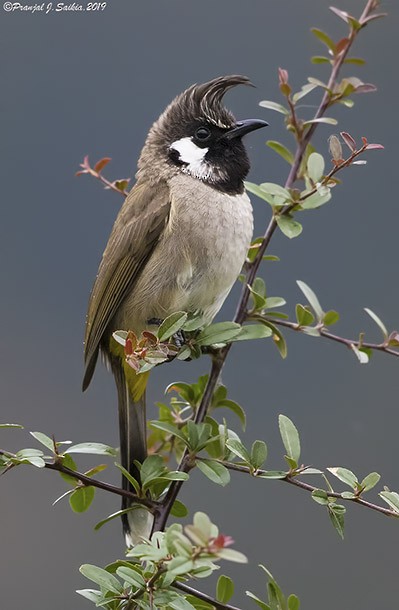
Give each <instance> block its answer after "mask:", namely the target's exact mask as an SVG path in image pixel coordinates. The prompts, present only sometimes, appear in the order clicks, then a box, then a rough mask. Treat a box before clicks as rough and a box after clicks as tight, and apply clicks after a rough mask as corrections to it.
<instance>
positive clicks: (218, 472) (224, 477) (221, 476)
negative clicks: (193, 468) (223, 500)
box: [196, 460, 230, 487]
mask: <svg viewBox="0 0 399 610" xmlns="http://www.w3.org/2000/svg"><path fill="white" fill-rule="evenodd" d="M196 465H197V466H198V468H199V469H200V470H201V472H202V473H203V474H204V475H205V476H206V477H208V479H210V480H211V481H212V482H213V483H217V485H221V486H222V487H225V486H226V485H227V484H228V483H230V473H229V471H228V470H227V468H226V467H225V466H223V464H219V462H215V461H213V460H197V461H196Z"/></svg>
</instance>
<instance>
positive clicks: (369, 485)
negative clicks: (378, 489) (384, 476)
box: [360, 472, 381, 491]
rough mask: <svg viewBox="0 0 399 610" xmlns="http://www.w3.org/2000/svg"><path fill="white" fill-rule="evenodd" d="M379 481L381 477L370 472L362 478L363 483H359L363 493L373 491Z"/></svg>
mask: <svg viewBox="0 0 399 610" xmlns="http://www.w3.org/2000/svg"><path fill="white" fill-rule="evenodd" d="M380 479H381V476H380V475H379V474H378V472H370V474H368V475H367V476H366V477H364V479H363V481H362V482H361V483H360V487H362V488H363V491H370V489H373V487H375V486H376V485H377V483H378V482H379V480H380Z"/></svg>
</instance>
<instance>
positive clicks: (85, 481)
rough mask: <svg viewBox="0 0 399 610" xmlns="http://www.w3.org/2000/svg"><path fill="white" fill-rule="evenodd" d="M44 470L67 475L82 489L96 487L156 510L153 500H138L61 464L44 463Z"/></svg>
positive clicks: (125, 492)
mask: <svg viewBox="0 0 399 610" xmlns="http://www.w3.org/2000/svg"><path fill="white" fill-rule="evenodd" d="M45 468H48V469H49V470H57V471H58V472H62V473H63V474H67V475H68V476H70V477H73V478H74V479H76V480H77V481H79V482H80V483H81V484H82V485H83V486H84V487H98V489H103V490H104V491H109V492H110V493H113V494H116V495H118V496H123V497H125V498H129V499H130V500H133V501H134V502H136V503H137V504H143V506H147V507H148V508H150V509H154V508H156V506H157V505H158V504H159V503H158V502H156V501H154V500H149V499H148V498H140V497H139V496H138V495H136V494H135V493H133V492H131V491H128V490H125V489H122V488H121V487H117V486H116V485H111V483H105V482H104V481H98V480H97V479H92V478H91V477H88V476H86V475H85V474H83V473H82V472H77V471H75V470H71V469H70V468H66V467H65V466H62V464H60V463H57V462H52V463H46V465H45Z"/></svg>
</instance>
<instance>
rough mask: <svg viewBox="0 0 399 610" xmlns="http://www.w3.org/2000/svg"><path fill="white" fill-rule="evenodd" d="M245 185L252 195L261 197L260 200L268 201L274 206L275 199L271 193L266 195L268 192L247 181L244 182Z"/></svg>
mask: <svg viewBox="0 0 399 610" xmlns="http://www.w3.org/2000/svg"><path fill="white" fill-rule="evenodd" d="M244 185H245V188H246V190H247V191H248V192H249V193H252V194H253V195H256V196H257V197H259V199H263V201H267V203H270V204H271V205H274V197H273V196H272V195H269V193H266V191H264V190H263V189H261V188H260V186H258V185H257V184H254V183H253V182H247V181H245V182H244Z"/></svg>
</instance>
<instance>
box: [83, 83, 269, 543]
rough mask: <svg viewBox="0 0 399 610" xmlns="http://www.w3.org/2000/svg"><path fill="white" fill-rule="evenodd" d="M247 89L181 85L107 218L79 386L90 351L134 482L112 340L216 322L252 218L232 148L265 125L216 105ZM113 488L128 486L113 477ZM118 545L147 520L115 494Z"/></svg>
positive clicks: (242, 165) (242, 164) (131, 432)
mask: <svg viewBox="0 0 399 610" xmlns="http://www.w3.org/2000/svg"><path fill="white" fill-rule="evenodd" d="M237 85H252V83H251V82H250V80H249V79H248V78H247V77H246V76H240V75H230V76H221V77H218V78H214V79H213V80H210V81H208V82H205V83H202V84H194V85H192V86H190V87H188V88H187V89H186V90H185V91H183V92H182V93H181V94H180V95H178V96H177V97H176V98H175V99H173V101H172V102H171V103H170V104H169V105H168V106H167V107H166V109H165V110H164V112H163V113H162V114H161V115H160V117H159V118H158V120H156V121H155V122H154V124H153V125H152V127H151V128H150V130H149V133H148V136H147V138H146V141H145V143H144V146H143V149H142V151H141V154H140V157H139V160H138V165H137V168H138V169H137V173H136V176H135V177H136V182H135V184H134V186H133V187H132V189H131V190H130V192H129V193H128V195H127V196H126V198H125V201H124V203H123V205H122V207H121V209H120V211H119V213H118V215H117V218H116V220H115V223H114V226H113V228H112V231H111V234H110V237H109V240H108V243H107V245H106V248H105V250H104V253H103V256H102V260H101V263H100V266H99V269H98V273H97V276H96V279H95V282H94V286H93V289H92V292H91V295H90V299H89V304H88V312H87V317H86V332H85V341H84V362H85V373H84V379H83V390H85V389H86V388H87V387H88V385H89V383H90V381H91V379H92V376H93V373H94V369H95V367H96V362H97V359H98V355H99V353H101V355H102V356H103V358H104V360H105V362H106V364H107V365H108V367H109V368H110V369H111V371H112V373H113V375H114V378H115V383H116V389H117V396H118V410H119V429H120V452H121V464H122V466H123V467H124V468H125V469H127V470H128V472H129V473H130V474H131V475H132V476H134V477H135V478H137V479H138V480H139V472H138V468H137V462H136V461H138V462H139V463H142V462H143V461H144V460H145V458H146V456H147V443H146V408H145V390H146V385H147V381H148V374H149V373H148V372H146V373H141V374H137V373H136V372H135V371H134V370H133V369H132V368H131V367H130V366H129V364H128V363H127V362H126V358H125V354H124V350H123V348H122V346H121V345H119V344H118V343H117V341H115V339H114V338H113V333H114V332H115V331H117V330H132V331H133V332H134V333H135V334H136V335H137V336H140V333H141V332H142V331H143V330H146V329H148V328H149V327H150V325H151V324H153V323H154V321H162V320H164V319H165V318H166V317H167V316H169V315H171V314H172V313H174V312H177V311H184V312H187V313H188V314H189V315H192V316H195V317H196V318H198V319H199V320H200V323H201V325H202V326H203V327H205V326H207V325H209V324H210V323H211V322H212V320H213V318H214V317H215V316H216V314H217V313H218V311H219V310H220V308H221V307H222V304H223V302H224V301H225V299H226V297H227V295H228V294H229V292H230V290H231V288H232V286H233V284H234V282H235V281H236V279H237V277H238V275H239V274H240V271H241V269H242V267H243V264H244V262H245V260H246V255H247V251H248V247H249V245H250V243H251V239H252V234H253V214H252V206H251V203H250V200H249V197H248V195H247V193H246V191H245V188H244V179H245V178H246V176H247V174H248V172H249V169H250V163H249V158H248V155H247V152H246V149H245V147H244V144H243V142H242V138H243V136H245V135H246V134H248V133H250V132H252V131H254V130H256V129H260V128H262V127H265V126H266V125H267V123H266V121H263V120H261V119H246V120H240V121H237V120H236V119H235V117H234V115H233V114H232V112H231V111H230V110H228V109H227V108H226V107H225V106H224V104H223V97H224V95H225V94H226V92H227V91H229V90H230V89H231V88H233V87H235V86H237ZM122 485H123V488H124V489H128V490H132V487H131V484H130V483H129V481H128V480H127V479H126V477H123V483H122ZM130 507H132V508H133V509H135V510H131V511H127V512H126V513H125V514H123V515H122V522H123V530H124V534H125V539H126V543H127V545H128V546H133V545H134V544H136V543H137V542H138V541H140V540H141V539H142V537H143V535H144V534H143V532H145V533H146V534H145V535H147V537H148V535H149V533H150V532H151V527H152V525H151V524H152V521H153V516H152V515H151V514H150V513H149V511H148V510H147V509H146V508H144V507H141V508H140V507H138V506H137V505H136V506H134V505H133V506H132V503H131V501H130V499H126V498H123V501H122V508H123V509H126V508H130Z"/></svg>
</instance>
